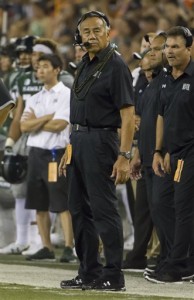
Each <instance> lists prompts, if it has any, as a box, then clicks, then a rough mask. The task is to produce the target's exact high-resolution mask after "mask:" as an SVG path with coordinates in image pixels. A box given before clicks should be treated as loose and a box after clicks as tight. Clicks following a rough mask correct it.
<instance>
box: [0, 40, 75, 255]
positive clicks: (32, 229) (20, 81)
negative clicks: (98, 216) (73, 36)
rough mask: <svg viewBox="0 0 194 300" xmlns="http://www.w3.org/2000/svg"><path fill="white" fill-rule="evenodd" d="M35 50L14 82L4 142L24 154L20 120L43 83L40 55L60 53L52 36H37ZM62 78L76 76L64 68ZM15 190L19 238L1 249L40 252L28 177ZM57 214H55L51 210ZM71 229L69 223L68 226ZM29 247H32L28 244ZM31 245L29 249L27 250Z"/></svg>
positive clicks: (69, 79)
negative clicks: (27, 68)
mask: <svg viewBox="0 0 194 300" xmlns="http://www.w3.org/2000/svg"><path fill="white" fill-rule="evenodd" d="M31 52H32V70H30V71H28V72H25V74H22V75H21V74H20V76H18V78H17V82H16V83H15V85H16V86H17V93H18V98H17V107H16V109H15V113H14V117H13V120H12V122H11V125H10V128H9V132H8V137H7V140H6V143H5V148H6V151H9V153H11V152H14V153H15V152H16V153H18V152H19V154H21V155H28V151H29V150H28V148H27V146H26V140H27V134H23V135H21V131H20V120H21V116H22V113H23V110H24V107H25V104H26V101H27V99H29V98H30V97H31V96H32V95H34V94H36V93H38V92H39V91H40V90H41V89H42V87H43V83H42V82H41V81H40V80H39V79H38V77H37V68H38V59H39V58H40V56H41V55H42V54H52V53H55V54H58V55H60V53H59V50H58V47H57V44H56V43H55V42H54V41H53V40H52V39H46V38H37V39H35V41H34V44H33V45H31ZM59 80H60V81H62V82H63V83H64V84H65V86H67V87H69V88H71V87H72V85H73V76H72V75H70V74H69V73H68V72H66V71H65V70H61V72H60V77H59ZM12 192H13V195H14V198H15V219H16V233H17V234H16V236H17V237H16V241H15V242H14V243H11V244H9V245H7V246H6V247H4V248H3V249H0V253H3V254H9V253H17V254H21V253H22V254H24V255H31V254H34V253H35V252H37V251H38V250H39V249H40V247H41V243H40V241H39V234H38V228H37V224H36V217H35V215H36V213H35V211H33V210H32V211H30V210H26V209H25V201H26V180H24V181H23V182H22V183H21V184H16V185H12ZM52 215H53V216H55V214H52ZM66 228H67V229H68V226H66ZM28 247H29V248H28ZM26 248H28V249H27V250H25V249H26Z"/></svg>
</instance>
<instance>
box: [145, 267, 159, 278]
mask: <svg viewBox="0 0 194 300" xmlns="http://www.w3.org/2000/svg"><path fill="white" fill-rule="evenodd" d="M155 271H156V267H146V268H145V270H144V272H143V276H144V277H145V276H146V275H150V274H152V273H154V272H155Z"/></svg>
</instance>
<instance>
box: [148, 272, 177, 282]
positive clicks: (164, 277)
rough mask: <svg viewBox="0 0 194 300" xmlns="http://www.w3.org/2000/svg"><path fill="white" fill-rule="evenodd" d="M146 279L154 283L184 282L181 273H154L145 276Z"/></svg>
mask: <svg viewBox="0 0 194 300" xmlns="http://www.w3.org/2000/svg"><path fill="white" fill-rule="evenodd" d="M144 278H145V279H146V280H148V281H150V282H153V283H182V282H183V280H182V277H181V276H180V274H178V273H177V274H175V273H174V274H172V273H168V272H165V273H155V272H154V273H152V274H149V275H146V276H145V277H144Z"/></svg>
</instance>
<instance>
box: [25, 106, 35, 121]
mask: <svg viewBox="0 0 194 300" xmlns="http://www.w3.org/2000/svg"><path fill="white" fill-rule="evenodd" d="M33 119H36V115H35V113H34V110H33V109H32V108H30V111H27V112H24V113H23V115H22V121H24V120H33Z"/></svg>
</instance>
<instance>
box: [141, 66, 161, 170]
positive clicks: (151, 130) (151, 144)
mask: <svg viewBox="0 0 194 300" xmlns="http://www.w3.org/2000/svg"><path fill="white" fill-rule="evenodd" d="M164 74H165V73H164V72H163V70H161V71H160V72H158V75H157V76H156V77H155V78H154V79H153V80H152V81H151V82H150V83H149V84H148V85H147V87H146V88H145V90H144V92H143V94H142V96H141V105H139V113H140V116H141V123H140V129H139V137H138V149H139V153H140V157H141V161H142V165H144V166H147V167H151V166H152V160H153V151H154V149H155V143H156V120H157V116H158V99H159V94H160V86H161V82H162V80H163V77H164Z"/></svg>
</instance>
